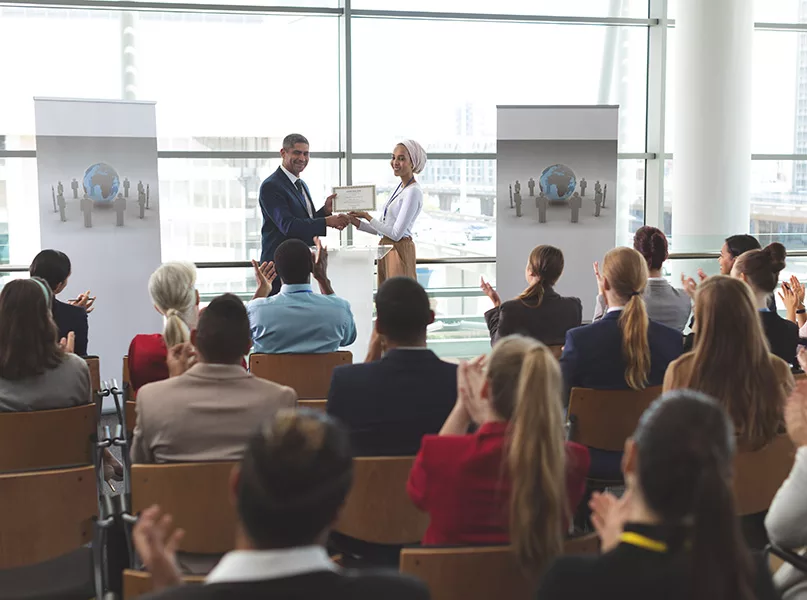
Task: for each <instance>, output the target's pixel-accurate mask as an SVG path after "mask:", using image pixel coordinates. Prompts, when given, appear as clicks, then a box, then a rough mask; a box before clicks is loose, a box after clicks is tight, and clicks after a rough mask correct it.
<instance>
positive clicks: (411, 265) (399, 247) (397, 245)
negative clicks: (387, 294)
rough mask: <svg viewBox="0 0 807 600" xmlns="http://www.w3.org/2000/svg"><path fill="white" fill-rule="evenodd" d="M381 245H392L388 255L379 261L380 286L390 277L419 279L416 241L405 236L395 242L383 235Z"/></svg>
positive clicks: (379, 243)
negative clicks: (416, 261)
mask: <svg viewBox="0 0 807 600" xmlns="http://www.w3.org/2000/svg"><path fill="white" fill-rule="evenodd" d="M378 245H379V246H392V249H391V250H390V251H389V252H387V255H386V256H385V257H384V258H382V259H381V260H379V261H378V285H379V286H380V285H381V284H382V283H384V282H385V281H386V280H387V279H389V278H390V277H411V278H412V279H417V267H416V264H415V242H413V241H412V238H410V237H405V238H401V239H400V240H399V241H397V242H394V241H392V240H391V239H390V238H388V237H386V236H385V237H382V238H381V241H380V242H378Z"/></svg>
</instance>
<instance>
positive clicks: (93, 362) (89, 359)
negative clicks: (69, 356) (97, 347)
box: [84, 356, 101, 392]
mask: <svg viewBox="0 0 807 600" xmlns="http://www.w3.org/2000/svg"><path fill="white" fill-rule="evenodd" d="M84 361H85V362H86V363H87V366H88V367H89V369H90V387H92V391H93V392H100V391H101V359H100V358H98V357H97V356H85V357H84Z"/></svg>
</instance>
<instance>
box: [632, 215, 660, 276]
mask: <svg viewBox="0 0 807 600" xmlns="http://www.w3.org/2000/svg"><path fill="white" fill-rule="evenodd" d="M633 247H634V248H635V249H636V250H638V251H639V254H641V255H642V256H644V259H645V260H646V261H647V268H648V269H651V270H653V271H655V270H658V269H660V268H661V265H663V264H664V261H665V260H667V256H668V253H667V236H665V235H664V232H663V231H662V230H661V229H659V228H658V227H650V226H649V225H645V226H644V227H639V229H637V230H636V233H635V234H634V235H633Z"/></svg>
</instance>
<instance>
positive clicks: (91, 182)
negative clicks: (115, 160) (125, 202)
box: [84, 163, 120, 204]
mask: <svg viewBox="0 0 807 600" xmlns="http://www.w3.org/2000/svg"><path fill="white" fill-rule="evenodd" d="M119 189H120V178H119V177H118V172H117V171H116V170H115V168H114V167H112V166H110V165H108V164H106V163H95V164H94V165H91V166H89V167H87V170H86V171H84V191H85V192H86V193H87V195H88V196H89V197H90V198H92V199H93V201H94V202H97V203H99V204H106V203H109V202H112V201H113V200H114V199H115V196H117V195H118V190H119Z"/></svg>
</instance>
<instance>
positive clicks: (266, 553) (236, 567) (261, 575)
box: [205, 546, 338, 583]
mask: <svg viewBox="0 0 807 600" xmlns="http://www.w3.org/2000/svg"><path fill="white" fill-rule="evenodd" d="M336 570H338V567H337V566H336V564H335V563H334V562H333V561H332V560H331V559H330V558H329V557H328V553H327V552H325V548H323V547H322V546H300V547H298V548H286V549H282V550H233V551H232V552H228V553H227V554H225V555H224V556H223V557H222V558H221V560H220V561H219V564H218V565H216V568H215V569H213V570H212V571H211V572H210V575H208V576H207V578H206V579H205V583H242V582H246V581H263V580H266V579H281V578H284V577H293V576H295V575H302V574H303V573H313V572H315V571H336Z"/></svg>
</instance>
